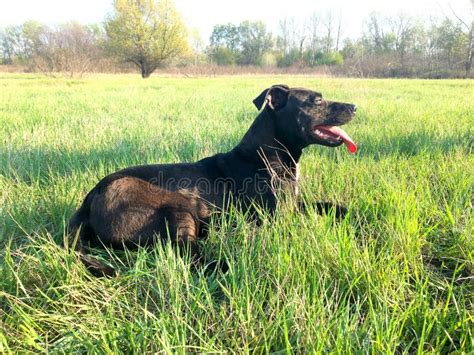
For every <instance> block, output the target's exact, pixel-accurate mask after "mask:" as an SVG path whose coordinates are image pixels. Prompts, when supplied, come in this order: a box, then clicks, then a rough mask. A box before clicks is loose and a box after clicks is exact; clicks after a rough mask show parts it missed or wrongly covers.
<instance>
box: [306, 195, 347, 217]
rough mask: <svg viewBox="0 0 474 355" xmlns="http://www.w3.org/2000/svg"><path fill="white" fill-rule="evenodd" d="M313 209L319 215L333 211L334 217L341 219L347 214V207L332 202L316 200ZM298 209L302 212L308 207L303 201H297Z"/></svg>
mask: <svg viewBox="0 0 474 355" xmlns="http://www.w3.org/2000/svg"><path fill="white" fill-rule="evenodd" d="M314 207H315V210H316V212H317V213H318V214H320V215H325V214H329V213H334V216H335V217H336V219H339V220H340V219H343V218H344V217H345V216H346V214H347V208H346V207H344V206H341V205H337V204H334V203H332V202H316V203H315V204H314ZM298 210H299V211H300V212H303V213H307V212H308V208H307V206H306V203H305V202H304V201H301V200H300V201H298Z"/></svg>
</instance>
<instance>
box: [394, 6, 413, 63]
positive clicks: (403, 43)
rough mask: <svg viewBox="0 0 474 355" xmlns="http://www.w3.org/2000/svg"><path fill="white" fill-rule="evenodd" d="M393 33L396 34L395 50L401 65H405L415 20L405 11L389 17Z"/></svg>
mask: <svg viewBox="0 0 474 355" xmlns="http://www.w3.org/2000/svg"><path fill="white" fill-rule="evenodd" d="M389 23H390V26H391V30H392V33H393V34H394V35H395V50H396V51H397V53H398V57H399V60H400V66H401V67H402V68H404V67H405V60H406V56H407V52H408V49H409V46H410V45H411V43H412V41H411V40H412V37H413V31H412V30H413V20H412V18H411V17H410V16H408V15H406V14H404V13H403V12H400V13H398V15H397V16H395V17H392V18H390V19H389Z"/></svg>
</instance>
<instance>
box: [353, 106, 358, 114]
mask: <svg viewBox="0 0 474 355" xmlns="http://www.w3.org/2000/svg"><path fill="white" fill-rule="evenodd" d="M356 111H357V106H356V105H352V112H354V113H355V112H356Z"/></svg>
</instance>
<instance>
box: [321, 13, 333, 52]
mask: <svg viewBox="0 0 474 355" xmlns="http://www.w3.org/2000/svg"><path fill="white" fill-rule="evenodd" d="M333 21H334V16H333V13H332V11H327V12H326V15H325V16H324V20H323V26H324V27H325V28H326V36H325V38H324V51H325V53H329V52H330V51H331V48H332V26H333Z"/></svg>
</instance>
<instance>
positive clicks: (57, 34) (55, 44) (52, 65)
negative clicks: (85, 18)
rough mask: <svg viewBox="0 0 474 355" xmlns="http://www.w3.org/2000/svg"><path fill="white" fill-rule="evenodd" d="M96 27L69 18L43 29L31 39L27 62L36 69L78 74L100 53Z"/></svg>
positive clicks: (91, 65)
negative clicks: (30, 49) (62, 22)
mask: <svg viewBox="0 0 474 355" xmlns="http://www.w3.org/2000/svg"><path fill="white" fill-rule="evenodd" d="M98 36H99V33H98V29H97V28H91V27H86V26H83V25H81V24H79V23H77V22H70V23H66V24H63V25H60V26H58V27H57V28H55V29H48V30H45V31H43V32H42V33H41V34H40V35H39V36H38V38H36V40H35V44H34V46H33V48H32V55H31V62H32V64H33V65H34V66H35V67H36V68H37V69H39V70H40V71H42V72H44V73H47V74H51V75H52V74H53V73H55V72H63V73H67V74H68V75H69V76H70V77H74V76H78V77H82V76H83V75H84V74H85V73H87V72H90V71H92V70H93V69H94V66H95V64H96V63H97V60H98V58H99V55H100V46H99V39H98Z"/></svg>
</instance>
